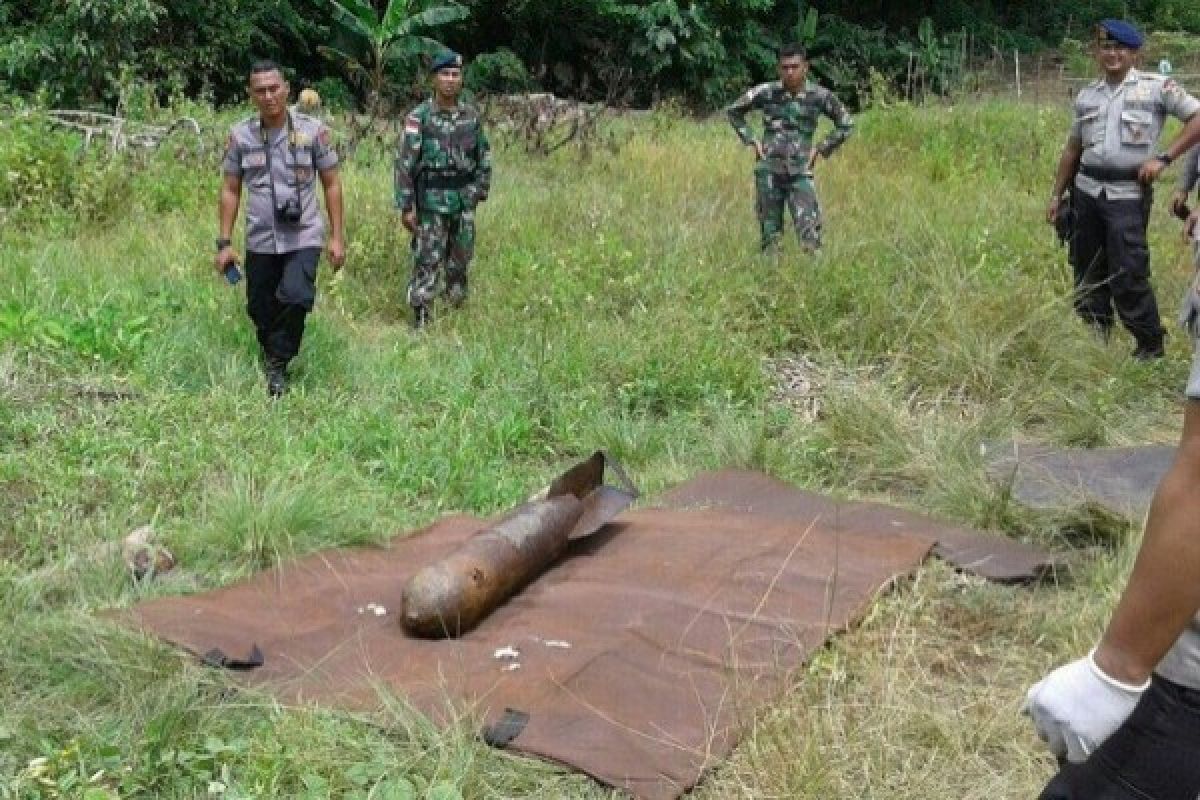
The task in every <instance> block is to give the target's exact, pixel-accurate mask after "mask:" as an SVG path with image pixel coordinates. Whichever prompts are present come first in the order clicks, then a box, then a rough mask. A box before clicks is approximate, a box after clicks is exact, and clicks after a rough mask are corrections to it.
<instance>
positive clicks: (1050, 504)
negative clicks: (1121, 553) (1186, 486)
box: [985, 443, 1175, 522]
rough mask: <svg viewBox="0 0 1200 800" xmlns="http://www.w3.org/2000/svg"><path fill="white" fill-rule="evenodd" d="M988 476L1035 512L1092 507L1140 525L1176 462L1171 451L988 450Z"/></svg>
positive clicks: (1010, 446)
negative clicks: (1169, 469) (1010, 490)
mask: <svg viewBox="0 0 1200 800" xmlns="http://www.w3.org/2000/svg"><path fill="white" fill-rule="evenodd" d="M985 458H986V459H987V471H988V474H989V475H990V476H991V477H992V479H993V480H995V481H996V482H998V483H1000V484H1001V485H1004V486H1010V485H1011V487H1012V497H1013V499H1015V500H1016V501H1017V502H1019V503H1020V504H1021V505H1024V506H1027V507H1029V508H1032V509H1035V510H1037V511H1063V512H1069V511H1076V510H1079V509H1081V508H1085V507H1088V506H1094V507H1098V508H1101V509H1103V510H1105V511H1108V512H1109V513H1112V514H1115V515H1117V516H1121V517H1126V518H1127V519H1129V520H1131V521H1133V522H1140V521H1141V520H1142V517H1144V516H1145V514H1146V510H1147V509H1149V508H1150V500H1151V498H1153V497H1154V491H1155V489H1157V488H1158V482H1159V481H1160V480H1162V476H1163V475H1164V474H1166V472H1167V469H1168V468H1169V467H1170V466H1171V462H1172V461H1174V460H1175V447H1174V446H1172V445H1148V446H1143V447H1105V448H1098V449H1094V450H1084V449H1070V448H1068V449H1056V448H1053V447H1048V446H1045V445H1023V444H1021V445H1019V444H1015V443H1010V444H1007V445H997V446H989V447H988V448H986V450H985Z"/></svg>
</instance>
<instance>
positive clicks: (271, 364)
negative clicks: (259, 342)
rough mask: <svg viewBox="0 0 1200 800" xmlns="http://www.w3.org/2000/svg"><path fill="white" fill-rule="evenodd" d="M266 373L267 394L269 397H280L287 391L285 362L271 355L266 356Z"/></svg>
mask: <svg viewBox="0 0 1200 800" xmlns="http://www.w3.org/2000/svg"><path fill="white" fill-rule="evenodd" d="M265 372H266V374H267V394H268V395H270V396H271V397H273V398H274V397H282V396H283V393H284V392H286V391H287V379H288V375H287V362H286V361H284V360H283V359H281V358H275V357H273V356H268V357H267V363H266V366H265Z"/></svg>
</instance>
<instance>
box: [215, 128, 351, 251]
mask: <svg viewBox="0 0 1200 800" xmlns="http://www.w3.org/2000/svg"><path fill="white" fill-rule="evenodd" d="M289 115H290V117H291V121H292V123H291V130H290V131H289V129H288V126H287V125H286V124H285V125H284V126H283V127H281V128H278V129H276V130H268V131H266V132H265V135H264V131H263V127H262V122H261V120H260V119H259V118H258V117H251V118H250V119H246V120H243V121H242V122H239V123H238V124H237V125H234V126H233V130H232V131H230V134H229V143H228V144H227V145H226V148H225V161H224V163H223V164H222V165H221V168H222V170H223V171H224V173H225V174H226V175H236V176H237V177H239V178H241V179H242V185H244V186H245V187H246V197H247V201H246V250H247V251H249V252H251V253H291V252H293V251H296V250H303V249H305V248H308V247H323V246H324V244H325V217H324V215H323V214H322V213H321V206H320V203H319V202H318V200H317V174H318V173H320V172H324V171H325V170H329V169H333V168H334V167H336V166H337V163H338V157H337V151H336V150H334V149H333V137H332V136H331V134H330V132H329V128H327V127H326V126H325V125H324V124H323V123H322V122H321V121H320V120H316V119H313V118H312V117H310V116H308V115H307V114H299V113H296V112H295V111H292V112H289ZM268 164H269V165H270V168H269V169H268ZM272 187H273V188H274V191H273V192H272ZM293 197H294V198H296V199H298V200H299V202H300V208H301V215H300V221H299V222H298V223H296V224H290V223H287V222H284V221H281V220H279V219H277V218H276V215H275V207H276V204H277V203H278V204H279V205H283V204H284V203H286V202H287V201H288V199H289V198H293Z"/></svg>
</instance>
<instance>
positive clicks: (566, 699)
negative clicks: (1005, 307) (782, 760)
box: [127, 471, 998, 798]
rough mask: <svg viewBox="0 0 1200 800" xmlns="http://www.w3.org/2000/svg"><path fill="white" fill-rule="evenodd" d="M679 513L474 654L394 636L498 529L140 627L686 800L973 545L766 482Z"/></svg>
mask: <svg viewBox="0 0 1200 800" xmlns="http://www.w3.org/2000/svg"><path fill="white" fill-rule="evenodd" d="M664 502H665V503H667V504H674V505H677V506H678V505H687V506H696V507H695V508H689V509H682V508H660V509H645V510H638V511H631V512H626V513H624V514H622V515H621V517H620V518H619V519H618V521H617V522H615V523H613V524H611V525H610V526H609V527H608V528H606V529H605V530H602V531H601V532H599V533H597V534H595V535H593V536H591V537H589V538H587V539H583V540H580V541H577V542H574V543H573V544H572V545H571V548H570V550H569V551H568V555H567V557H566V558H565V559H563V560H562V561H561V562H559V563H558V564H557V565H556V566H555V567H554V568H552V569H551V570H550V571H549V572H547V573H546V574H544V575H543V576H542V577H541V578H539V579H538V580H537V581H535V582H533V583H532V584H531V585H529V586H528V587H526V588H525V590H524V591H523V592H521V593H520V594H518V595H517V596H516V597H514V598H513V599H511V600H510V601H509V602H508V603H506V604H505V605H503V606H502V607H501V608H499V609H498V610H497V611H495V612H494V613H493V614H492V615H491V616H490V617H488V618H487V619H486V620H484V622H483V623H482V624H481V625H480V626H479V627H478V628H477V629H475V630H474V631H472V632H471V633H469V634H468V635H466V636H464V637H463V638H461V639H457V640H444V641H425V640H418V639H412V638H409V637H407V636H406V635H405V634H404V632H403V631H402V629H401V628H400V626H399V624H398V623H397V616H398V612H399V603H400V594H401V590H402V587H403V586H404V583H405V581H406V580H407V579H408V577H409V576H410V575H412V574H413V573H414V572H415V571H416V570H417V569H419V568H420V567H421V566H422V565H424V564H427V563H429V562H431V561H433V560H435V559H438V558H441V557H443V556H444V555H446V554H447V553H448V552H449V551H451V550H453V549H454V548H455V547H456V546H457V545H458V544H460V543H461V542H462V541H464V540H465V539H466V538H467V537H469V536H471V535H472V534H473V533H476V532H477V531H479V530H480V529H481V528H483V527H484V526H485V525H486V522H485V521H484V520H480V519H476V518H472V517H466V516H455V517H449V518H446V519H443V520H441V521H439V522H437V523H436V524H434V525H432V526H431V527H429V528H427V529H426V530H424V531H421V532H419V533H417V534H415V535H411V536H401V537H398V538H396V539H394V540H393V541H392V543H391V546H390V547H388V548H384V549H358V550H338V551H331V552H325V553H318V554H314V555H311V556H308V557H306V558H303V559H300V560H299V561H296V562H293V563H289V564H284V565H282V566H281V567H279V568H277V569H274V570H270V571H267V572H264V573H261V574H259V575H257V576H254V577H252V578H250V579H248V580H245V581H243V582H241V583H239V584H236V585H232V586H229V587H226V588H223V589H219V590H216V591H212V592H208V593H206V594H202V595H195V596H190V597H168V598H159V599H155V600H150V601H147V602H144V603H141V604H139V605H138V606H136V607H134V608H133V609H131V610H130V611H129V612H127V615H128V618H129V620H130V621H131V622H132V623H133V624H135V625H138V626H140V627H142V628H144V629H145V630H147V631H150V632H153V633H155V634H157V635H159V636H161V637H163V638H165V639H167V640H169V641H171V642H174V643H176V644H178V645H180V646H182V647H184V648H186V649H188V650H190V651H192V652H193V653H196V654H197V655H201V656H203V655H204V654H207V653H210V652H212V651H214V649H218V650H219V651H220V653H222V654H224V655H225V656H227V657H228V658H232V659H243V658H244V654H247V653H250V652H251V651H252V650H253V649H254V647H255V646H257V647H258V648H259V649H260V650H261V652H262V654H263V657H264V663H263V665H262V666H261V667H259V668H257V669H254V670H253V671H250V672H247V673H245V679H246V680H247V682H249V683H251V684H253V685H256V686H259V687H261V688H262V689H264V690H266V691H268V692H270V693H272V694H273V695H275V696H277V697H279V698H280V699H282V700H283V701H285V702H289V703H312V704H319V705H328V706H336V707H342V708H351V709H370V708H375V707H378V706H379V704H380V695H379V692H380V690H381V689H382V690H385V691H389V692H394V693H396V694H397V695H399V696H401V697H403V698H404V699H405V700H406V701H407V702H409V703H411V704H412V706H413V707H415V708H416V709H418V710H420V711H422V712H424V713H426V714H428V715H430V716H431V717H432V718H433V719H434V720H438V721H445V720H447V719H448V716H449V715H452V714H462V713H464V712H465V713H467V714H468V715H469V718H474V719H478V720H481V721H482V722H484V723H487V724H488V725H493V730H492V733H493V734H494V733H495V728H494V723H496V722H498V721H504V722H508V723H512V725H511V729H510V730H509V731H508V733H509V735H512V734H515V738H513V739H512V741H511V744H509V745H508V746H509V747H510V748H511V749H514V750H519V751H522V752H526V753H531V754H534V755H538V756H542V757H545V758H548V759H552V760H554V761H557V762H561V763H563V764H566V765H569V766H572V767H575V768H577V769H580V770H582V771H584V772H586V773H588V774H590V775H592V776H594V777H595V778H597V779H598V780H600V781H602V782H604V783H607V784H610V785H612V786H616V787H621V788H624V789H627V790H629V791H630V792H631V793H632V794H634V795H635V796H637V797H641V798H673V797H676V796H678V795H680V794H681V793H682V792H684V791H685V790H687V789H688V788H689V787H691V786H693V785H694V784H695V783H696V782H697V781H698V780H699V779H700V776H701V775H702V773H703V771H704V770H705V769H706V768H707V767H709V766H711V765H712V764H714V763H715V762H716V761H718V760H720V759H721V758H723V757H724V756H725V755H727V754H728V753H729V751H730V750H731V749H732V748H733V746H734V744H735V743H736V740H737V737H738V735H739V731H740V730H742V729H743V727H744V725H745V723H746V721H747V719H748V718H749V715H750V714H752V713H753V712H754V710H755V709H756V708H757V707H760V706H761V705H762V704H763V703H764V702H766V701H768V700H769V699H771V698H772V697H774V696H777V695H778V694H779V693H780V692H781V691H783V689H784V688H785V687H786V681H787V679H788V676H789V674H790V673H791V672H792V671H793V670H794V669H795V668H796V667H798V666H799V665H801V664H802V663H803V662H804V660H805V658H806V657H807V655H808V654H809V653H811V652H812V650H813V649H814V648H816V647H819V646H820V645H821V644H822V643H823V642H824V641H825V640H826V639H827V638H828V637H829V635H830V634H831V633H834V632H836V631H838V630H841V629H843V628H845V627H846V626H847V625H849V624H850V623H851V622H852V621H853V620H855V619H856V618H857V617H859V616H860V615H861V614H862V613H863V612H864V611H865V609H866V608H867V606H868V605H869V604H870V602H871V600H872V598H873V597H874V596H875V595H876V594H877V593H878V592H879V591H880V590H881V589H882V588H884V587H886V586H888V585H889V584H890V583H891V582H892V581H893V580H895V579H896V578H897V577H900V576H904V575H906V574H908V573H910V572H911V571H912V570H913V569H914V568H915V567H916V566H917V565H918V564H920V562H921V561H922V560H923V559H924V558H925V557H926V555H927V554H928V553H929V551H930V549H931V548H933V547H934V546H935V542H936V540H937V539H938V538H939V537H948V536H952V535H953V536H958V537H960V539H962V540H963V541H966V540H968V539H970V537H971V536H972V534H971V533H970V532H968V531H963V530H960V529H955V528H952V527H949V526H945V525H941V524H938V523H933V522H932V521H929V520H926V519H925V518H923V517H920V516H919V515H914V514H910V513H908V512H904V511H899V510H896V509H891V508H888V507H886V506H871V505H866V504H839V503H835V502H833V501H830V500H828V499H825V498H821V497H820V496H818V495H812V494H810V493H806V492H800V491H799V490H796V489H794V488H792V487H790V486H787V485H786V484H782V483H779V482H777V481H773V480H772V479H770V478H767V477H766V476H762V475H758V474H757V473H750V472H736V471H731V472H723V473H712V474H709V475H705V476H701V477H700V478H699V479H697V480H696V481H693V482H691V483H689V484H686V485H684V486H682V487H679V489H677V490H676V491H674V492H672V493H671V494H669V495H668V496H667V497H666V498H665V500H664ZM722 505H724V506H727V507H726V508H719V506H722ZM699 506H704V508H700V507H699ZM973 541H974V542H975V546H976V547H977V548H978V547H980V546H982V545H984V544H986V543H987V542H988V541H992V540H990V539H976V540H973ZM993 543H998V542H993ZM978 556H980V553H976V557H978ZM991 560H996V559H991ZM988 561H989V559H988V558H987V557H983V562H982V563H987V562H988ZM378 607H382V608H384V609H386V610H387V613H386V614H385V615H382V616H377V615H376V613H375V612H374V609H375V608H378ZM502 648H512V649H515V650H516V651H518V653H519V655H518V656H517V658H516V659H515V660H510V659H506V658H497V657H496V655H497V654H496V651H497V650H500V649H502ZM210 660H213V661H214V663H220V662H221V659H215V660H214V659H211V658H210ZM514 664H520V667H519V668H515V669H514V668H513V666H512V665H514ZM506 709H512V710H514V711H515V712H520V713H517V714H507V715H506V713H505V711H506ZM524 715H528V717H527V719H526V718H525V717H524ZM522 722H523V723H524V724H523V725H522ZM501 727H503V726H501ZM490 738H492V739H496V738H504V737H497V736H492V737H490Z"/></svg>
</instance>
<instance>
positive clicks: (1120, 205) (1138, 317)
mask: <svg viewBox="0 0 1200 800" xmlns="http://www.w3.org/2000/svg"><path fill="white" fill-rule="evenodd" d="M1142 41H1143V37H1142V34H1141V32H1140V31H1138V30H1137V28H1135V27H1133V25H1130V24H1129V23H1128V22H1124V21H1122V20H1114V19H1106V20H1104V21H1102V22H1101V23H1100V24H1099V25H1098V26H1097V28H1096V61H1097V63H1098V64H1099V65H1100V68H1101V69H1102V70H1103V72H1104V77H1103V78H1102V79H1100V80H1098V81H1096V82H1094V83H1092V84H1089V85H1088V86H1085V87H1084V88H1083V90H1082V91H1080V92H1079V96H1078V97H1077V98H1076V99H1075V120H1074V122H1073V123H1072V125H1071V133H1070V135H1069V136H1068V138H1067V144H1066V146H1065V147H1064V148H1063V152H1062V156H1061V157H1060V158H1059V162H1058V169H1057V171H1056V173H1055V176H1054V188H1053V190H1052V192H1051V197H1050V205H1049V206H1048V208H1047V209H1046V219H1047V221H1048V222H1050V223H1054V222H1056V221H1057V220H1058V215H1059V211H1060V209H1061V207H1062V203H1063V195H1064V193H1065V192H1066V191H1067V188H1068V186H1073V189H1072V193H1071V197H1072V203H1073V205H1074V209H1075V224H1074V231H1073V233H1072V235H1071V238H1070V259H1071V265H1072V268H1073V271H1074V281H1075V297H1074V305H1075V311H1076V313H1077V314H1079V316H1080V317H1081V318H1082V319H1083V321H1084V322H1086V323H1087V324H1088V325H1090V326H1091V327H1092V328H1093V329H1094V330H1095V331H1096V333H1097V334H1099V335H1100V336H1101V338H1103V339H1105V340H1107V339H1108V336H1109V333H1110V332H1111V330H1112V327H1113V309H1114V307H1115V309H1116V314H1117V316H1118V317H1120V320H1121V322H1122V323H1123V324H1124V325H1125V327H1126V328H1127V329H1128V330H1129V332H1130V333H1131V334H1133V338H1134V340H1135V342H1136V348H1135V349H1134V351H1133V356H1134V358H1138V359H1142V360H1149V359H1154V358H1161V357H1162V356H1163V352H1164V351H1163V336H1164V334H1165V331H1164V330H1163V327H1162V321H1161V319H1160V318H1159V311H1158V301H1157V300H1156V299H1155V297H1154V288H1153V287H1152V286H1151V285H1150V251H1149V247H1148V245H1147V243H1146V226H1147V224H1148V222H1149V219H1150V204H1151V200H1152V191H1151V188H1150V187H1151V184H1152V183H1153V182H1154V181H1155V179H1156V178H1158V176H1159V173H1161V172H1162V171H1163V170H1164V169H1165V168H1166V167H1167V165H1168V164H1170V163H1171V162H1172V161H1174V160H1175V159H1176V158H1178V157H1179V156H1181V155H1182V154H1183V153H1184V152H1185V151H1186V150H1187V148H1188V147H1190V146H1191V145H1192V144H1193V143H1194V142H1196V141H1197V139H1200V114H1197V113H1196V112H1197V111H1198V110H1200V101H1198V100H1196V99H1195V98H1194V97H1192V96H1191V95H1190V94H1188V93H1187V92H1186V91H1184V90H1183V87H1181V86H1180V85H1179V84H1178V83H1176V82H1175V81H1174V80H1172V79H1170V78H1165V77H1163V76H1162V75H1155V74H1153V73H1149V72H1140V71H1139V70H1136V69H1134V67H1133V64H1134V61H1135V59H1136V58H1137V53H1138V51H1139V50H1140V49H1141V46H1142ZM1168 114H1170V115H1171V116H1174V117H1176V118H1178V119H1180V120H1183V121H1184V122H1185V123H1186V125H1185V127H1184V130H1183V132H1182V133H1181V134H1180V135H1179V136H1178V137H1177V138H1176V139H1175V141H1173V142H1172V143H1171V145H1170V146H1169V147H1168V148H1166V149H1165V150H1162V151H1159V152H1158V153H1157V154H1155V152H1154V148H1155V145H1156V144H1157V142H1158V138H1159V134H1160V133H1161V132H1162V128H1163V123H1164V122H1165V120H1166V116H1167V115H1168Z"/></svg>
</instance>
